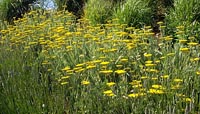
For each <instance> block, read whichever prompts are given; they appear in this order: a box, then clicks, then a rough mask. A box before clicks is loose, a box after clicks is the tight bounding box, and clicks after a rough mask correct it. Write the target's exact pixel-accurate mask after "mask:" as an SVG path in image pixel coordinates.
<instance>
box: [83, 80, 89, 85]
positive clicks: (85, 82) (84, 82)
mask: <svg viewBox="0 0 200 114" xmlns="http://www.w3.org/2000/svg"><path fill="white" fill-rule="evenodd" d="M81 84H82V85H89V84H90V82H89V81H85V80H83V81H82V82H81Z"/></svg>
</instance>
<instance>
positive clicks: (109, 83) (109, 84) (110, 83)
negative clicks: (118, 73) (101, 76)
mask: <svg viewBox="0 0 200 114" xmlns="http://www.w3.org/2000/svg"><path fill="white" fill-rule="evenodd" d="M106 85H107V86H109V87H110V86H113V85H115V82H108V83H107V84H106Z"/></svg>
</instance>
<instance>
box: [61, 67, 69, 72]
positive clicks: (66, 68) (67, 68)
mask: <svg viewBox="0 0 200 114" xmlns="http://www.w3.org/2000/svg"><path fill="white" fill-rule="evenodd" d="M62 70H63V71H66V70H70V67H69V66H66V67H65V68H63V69H62Z"/></svg>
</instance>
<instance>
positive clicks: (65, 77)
mask: <svg viewBox="0 0 200 114" xmlns="http://www.w3.org/2000/svg"><path fill="white" fill-rule="evenodd" d="M69 77H70V76H63V77H61V79H68V78H69Z"/></svg>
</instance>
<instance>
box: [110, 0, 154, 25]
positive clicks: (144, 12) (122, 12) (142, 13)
mask: <svg viewBox="0 0 200 114" xmlns="http://www.w3.org/2000/svg"><path fill="white" fill-rule="evenodd" d="M151 16H152V11H151V9H150V7H148V1H147V0H127V1H126V2H125V3H122V4H120V5H119V6H118V8H117V9H116V10H115V12H114V13H113V17H114V18H118V19H119V23H121V24H128V25H130V26H136V27H141V26H143V25H144V24H145V25H150V24H151V20H152V19H151Z"/></svg>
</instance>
